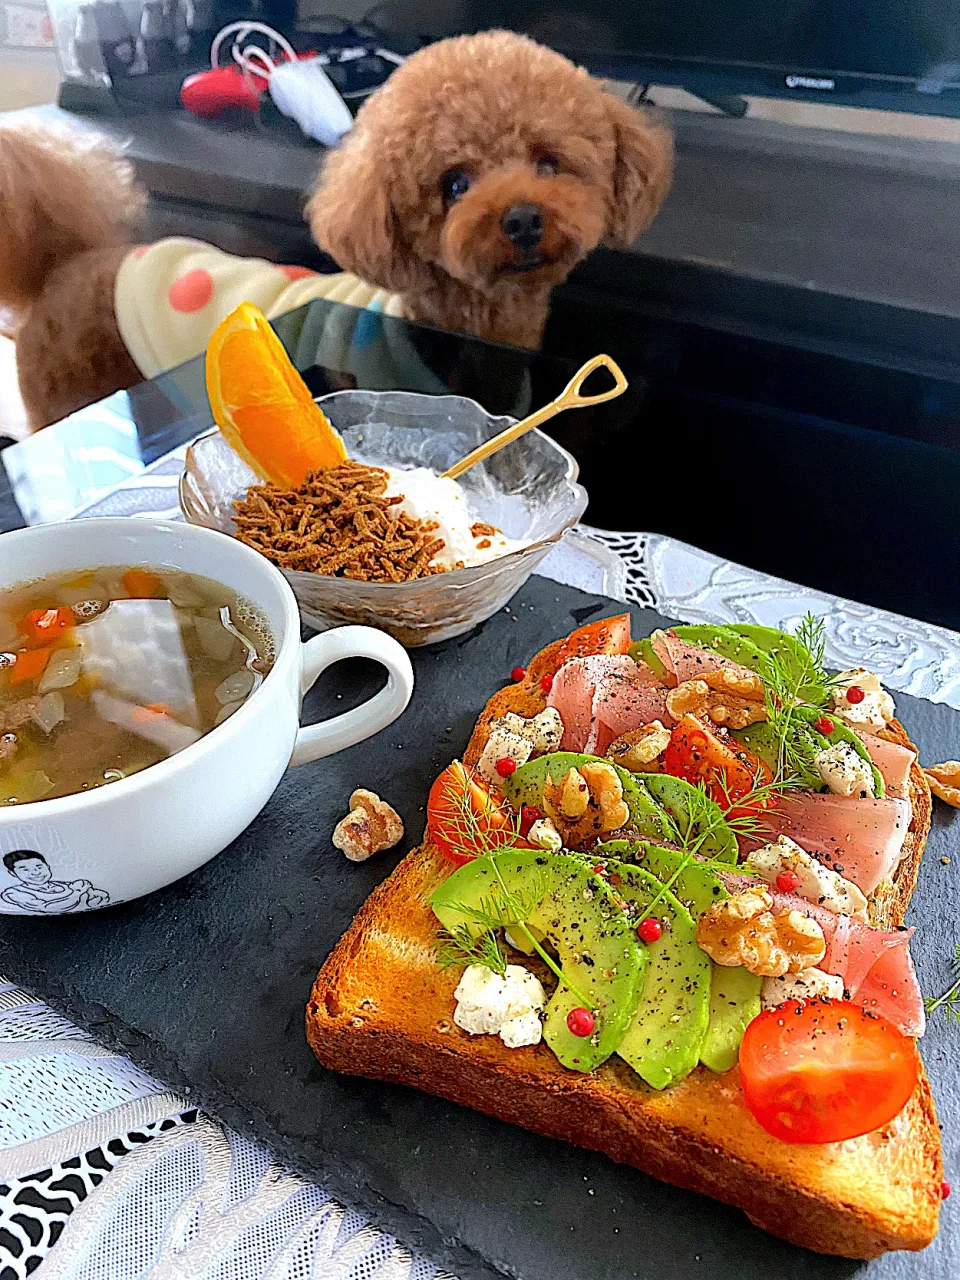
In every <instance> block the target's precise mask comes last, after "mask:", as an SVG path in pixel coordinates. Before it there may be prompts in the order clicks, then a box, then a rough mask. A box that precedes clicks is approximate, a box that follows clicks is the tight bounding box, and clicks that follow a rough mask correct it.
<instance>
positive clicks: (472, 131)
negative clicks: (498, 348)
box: [0, 31, 672, 427]
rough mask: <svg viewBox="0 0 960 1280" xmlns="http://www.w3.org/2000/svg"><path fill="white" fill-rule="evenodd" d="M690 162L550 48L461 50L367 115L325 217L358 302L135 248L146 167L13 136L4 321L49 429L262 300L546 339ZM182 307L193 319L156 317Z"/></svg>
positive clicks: (1, 179)
mask: <svg viewBox="0 0 960 1280" xmlns="http://www.w3.org/2000/svg"><path fill="white" fill-rule="evenodd" d="M671 159H672V147H671V141H670V137H669V134H668V133H667V131H666V130H665V129H663V128H662V127H660V126H658V125H656V124H653V123H651V121H650V120H649V118H648V117H647V116H646V115H644V114H643V113H642V112H640V111H638V110H635V109H633V108H631V107H628V106H626V105H625V104H624V103H623V102H621V101H620V100H619V99H617V98H615V97H613V96H612V95H611V94H609V93H607V92H605V91H604V89H603V87H602V85H601V84H600V83H599V82H598V81H596V80H593V79H591V77H590V76H589V75H588V74H587V73H586V72H585V71H583V70H582V69H579V68H577V67H575V66H574V65H573V64H572V63H571V62H569V61H567V59H566V58H563V57H561V56H560V55H559V54H557V53H554V52H552V51H551V50H549V49H546V48H543V47H542V46H540V45H537V44H535V43H534V42H533V41H532V40H529V39H527V38H525V37H522V36H518V35H513V34H510V33H508V32H503V31H493V32H487V33H485V34H483V35H476V36H465V37H459V38H456V39H451V40H444V41H441V42H439V43H437V44H434V45H431V46H429V47H427V48H425V49H423V50H421V51H420V52H418V53H416V54H414V55H413V57H411V58H410V59H408V61H407V62H406V63H405V64H404V65H403V66H402V67H400V68H399V69H398V70H397V71H396V72H394V74H393V75H392V76H391V78H390V79H389V80H388V81H387V83H386V84H385V85H384V87H383V88H382V89H381V90H379V92H378V93H376V94H375V95H374V96H373V97H372V98H371V99H370V100H369V101H368V102H367V104H366V105H365V106H364V107H363V109H362V110H361V112H360V114H359V115H358V117H357V120H356V124H355V126H354V128H353V130H352V131H351V132H350V133H349V134H348V135H347V137H346V139H345V140H344V142H343V144H342V146H341V147H340V149H339V150H338V151H336V152H333V153H332V154H331V155H330V156H329V157H328V158H327V160H326V164H325V166H324V171H323V173H322V175H321V177H320V179H319V180H318V183H317V187H316V189H315V191H314V192H313V195H312V197H311V199H310V202H309V204H308V206H307V218H308V220H309V224H310V229H311V231H312V233H313V236H314V239H315V240H316V242H317V244H318V245H320V247H321V248H323V249H325V250H326V251H327V252H328V253H330V254H331V255H332V256H333V257H334V258H335V259H336V261H337V262H338V263H339V264H340V266H341V267H342V268H343V269H344V271H345V272H351V273H355V275H356V276H359V277H362V280H356V281H353V282H351V281H350V280H349V279H348V280H347V284H348V285H350V286H351V287H347V288H345V287H344V286H343V283H342V282H343V281H344V279H345V277H343V276H339V277H338V276H314V275H312V274H310V273H307V272H303V271H299V270H297V269H290V268H288V269H286V273H285V274H281V273H282V272H283V271H284V269H282V268H277V267H275V266H273V265H271V264H265V263H263V262H259V261H256V260H247V259H237V258H233V257H230V256H229V255H225V254H220V253H219V251H218V250H213V249H210V248H209V247H208V246H203V245H198V244H197V243H196V242H190V241H164V242H159V243H158V244H157V245H154V246H149V247H146V248H144V247H143V246H140V247H135V246H134V242H133V229H134V226H135V223H136V219H137V217H138V215H139V213H140V211H141V208H142V206H143V202H144V196H143V194H142V193H141V192H140V191H139V189H138V188H137V187H136V186H135V184H134V183H133V180H132V174H131V171H130V167H129V165H128V164H127V163H126V162H125V161H124V160H122V159H121V158H120V157H119V156H118V155H116V153H114V152H113V151H111V150H110V149H108V148H106V147H104V146H103V144H102V143H91V142H90V141H89V140H87V139H77V138H73V137H71V138H65V137H64V136H63V135H62V134H59V133H53V132H51V131H48V130H43V131H41V130H38V129H30V130H28V129H24V128H22V127H15V126H9V127H5V128H0V308H3V309H6V310H7V311H8V312H11V313H12V314H13V317H14V325H15V334H16V339H17V367H18V374H19V379H20V386H21V392H22V395H23V399H24V403H25V405H26V408H27V412H28V414H29V415H30V419H31V422H32V423H33V425H34V426H36V427H39V426H43V425H45V424H47V423H50V422H53V421H56V420H58V419H59V418H61V417H64V416H65V415H66V414H68V413H71V412H72V411H74V410H75V409H77V408H79V407H81V406H82V405H84V404H88V403H90V402H91V401H93V400H97V399H100V398H101V397H103V396H106V395H109V394H111V393H112V392H114V391H117V390H119V389H121V388H124V387H128V386H131V385H132V384H133V383H135V382H138V381H140V380H141V378H143V377H152V376H154V374H156V373H157V372H159V371H160V370H161V369H163V368H169V367H172V365H174V364H176V363H178V362H179V360H181V359H186V358H189V357H190V356H193V355H197V354H199V352H200V351H202V350H203V348H204V346H205V345H206V341H207V339H208V338H209V336H210V334H211V333H212V331H213V329H214V327H215V326H216V325H217V323H219V321H220V320H221V319H222V318H223V316H224V315H225V314H227V312H228V311H229V310H231V309H232V308H233V306H235V305H236V304H237V303H238V302H239V301H241V300H244V299H245V298H246V299H248V300H250V301H254V302H257V303H258V305H261V306H262V307H263V309H264V310H265V311H266V312H267V314H268V315H271V316H275V315H278V314H280V313H281V312H282V311H284V310H289V309H290V308H291V307H293V306H297V305H300V304H302V303H303V302H306V301H309V300H310V298H312V297H328V296H331V295H332V296H335V297H338V298H341V299H343V298H345V297H346V298H348V300H350V301H352V302H355V303H356V304H357V305H368V304H369V305H375V306H376V307H377V309H380V310H387V311H393V312H395V313H400V314H403V315H405V316H407V317H408V318H409V319H411V320H421V321H426V322H429V323H430V324H433V325H437V326H439V327H441V328H445V329H454V330H460V331H463V332H466V333H470V334H474V335H476V336H478V337H481V338H489V339H493V340H496V341H499V342H505V343H511V344H514V345H516V346H522V347H537V346H538V345H539V343H540V340H541V337H542V334H543V328H544V324H545V323H546V318H547V310H548V305H549V297H550V291H551V289H552V288H553V287H554V286H555V285H556V284H558V283H560V282H561V281H562V280H564V279H565V278H566V277H567V275H568V273H569V272H570V270H571V269H572V268H573V267H574V266H575V265H576V264H577V263H578V262H579V261H581V259H583V258H584V257H585V256H586V255H587V254H588V253H589V252H590V251H591V250H592V249H594V248H595V247H596V246H597V245H598V244H600V243H601V242H603V243H606V244H611V245H628V244H630V243H631V242H632V241H633V240H634V239H635V238H636V237H637V236H638V235H639V234H640V232H641V231H643V230H644V229H645V228H646V227H647V226H648V225H649V223H650V222H651V220H652V219H653V217H654V215H655V214H656V212H657V210H658V208H659V207H660V204H661V202H662V200H663V198H664V196H665V195H666V192H667V190H668V187H669V182H670V176H671ZM144 254H146V258H144V259H143V262H144V264H146V265H144V266H142V267H141V266H138V265H137V264H138V263H139V260H140V259H141V258H142V257H143V255H144ZM204 255H206V256H204ZM210 255H215V258H211V257H210ZM198 263H199V264H200V265H199V266H198V265H197V264H198ZM138 271H140V272H141V275H140V276H138V275H137V274H136V273H137V272H138ZM144 271H147V272H148V274H147V275H146V276H144V275H143V272H144ZM162 271H166V272H168V274H170V277H171V278H170V287H169V289H168V290H166V284H165V282H161V283H163V287H164V289H165V290H166V292H160V293H158V292H157V290H158V288H159V287H160V286H159V285H158V273H159V272H162ZM248 272H249V275H248V274H247V273H248ZM265 273H270V280H271V281H275V282H276V284H275V286H274V285H273V284H269V282H268V284H269V287H268V285H265V284H264V280H265ZM198 282H199V287H198ZM364 282H366V283H364ZM353 285H355V286H356V287H355V288H353V287H352V286H353ZM370 286H378V288H379V290H380V291H382V290H387V291H389V292H390V293H391V294H393V295H399V296H398V297H395V298H392V299H388V298H386V296H385V295H384V294H383V293H382V292H377V290H374V289H372V288H370ZM178 291H179V292H178ZM167 297H169V301H170V304H171V307H172V308H173V310H171V309H170V308H169V307H166V306H165V302H164V305H161V304H156V305H155V302H156V299H157V298H160V299H161V300H165V299H166V298H167ZM131 299H134V300H131ZM134 306H135V307H136V315H135V316H133V318H131V315H132V313H131V307H134ZM155 326H159V328H160V329H161V330H162V331H163V332H162V333H161V334H160V335H159V336H154V335H152V334H150V333H147V332H146V330H148V329H150V328H151V327H155Z"/></svg>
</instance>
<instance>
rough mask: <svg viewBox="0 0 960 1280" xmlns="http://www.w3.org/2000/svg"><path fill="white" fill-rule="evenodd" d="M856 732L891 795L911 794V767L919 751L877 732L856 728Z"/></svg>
mask: <svg viewBox="0 0 960 1280" xmlns="http://www.w3.org/2000/svg"><path fill="white" fill-rule="evenodd" d="M854 733H855V734H856V735H857V737H858V738H859V739H860V741H861V742H862V743H863V745H864V746H865V747H866V748H867V750H868V751H869V752H870V759H871V760H872V761H873V763H874V764H875V765H876V766H877V768H878V769H879V770H880V773H881V776H882V777H883V785H884V786H885V787H886V788H887V794H888V795H891V796H906V795H909V783H910V769H911V767H912V766H913V763H914V761H915V760H916V758H917V753H916V752H915V751H911V750H910V748H909V747H904V746H901V744H900V743H899V742H888V741H887V740H886V738H879V737H878V736H877V735H876V734H875V733H866V732H863V731H861V730H859V729H854Z"/></svg>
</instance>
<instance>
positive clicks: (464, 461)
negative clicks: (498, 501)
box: [443, 356, 627, 480]
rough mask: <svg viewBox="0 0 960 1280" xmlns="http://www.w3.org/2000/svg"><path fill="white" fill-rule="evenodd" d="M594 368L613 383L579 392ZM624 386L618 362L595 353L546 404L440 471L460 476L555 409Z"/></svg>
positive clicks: (598, 399) (597, 400)
mask: <svg viewBox="0 0 960 1280" xmlns="http://www.w3.org/2000/svg"><path fill="white" fill-rule="evenodd" d="M597 369H607V370H609V372H610V374H611V376H612V377H613V383H614V385H613V386H612V387H611V388H610V390H609V391H600V392H598V393H597V395H593V396H584V395H581V394H580V388H581V387H582V386H583V384H584V383H585V382H586V380H587V378H589V377H590V375H591V373H593V372H594V371H595V370H597ZM626 389H627V380H626V378H625V377H624V376H623V371H622V370H621V368H620V366H619V365H618V364H617V362H616V361H615V360H612V359H611V358H610V356H594V357H593V359H592V360H588V361H587V363H586V364H585V365H584V366H583V367H582V368H581V369H578V370H577V372H576V373H575V374H574V375H573V377H572V378H571V379H570V381H569V382H568V383H567V385H566V386H565V387H564V389H563V390H562V391H561V392H560V394H559V395H558V396H557V398H556V399H555V400H551V401H550V403H549V404H545V405H544V406H543V408H542V409H537V411H536V412H535V413H531V414H530V416H529V417H527V418H524V419H523V420H522V421H520V422H516V423H514V425H513V426H512V427H507V429H506V430H505V431H501V432H500V433H499V435H495V436H494V437H493V438H492V439H491V440H485V441H484V443H483V444H481V445H479V446H478V447H477V448H476V449H473V450H472V451H471V452H470V453H468V454H467V456H466V457H465V458H461V459H460V461H459V462H455V463H454V464H453V466H452V467H448V468H447V470H446V471H444V473H443V474H444V476H445V477H447V478H449V479H450V480H455V479H456V478H457V476H462V475H463V473H464V472H465V471H467V470H468V469H469V468H470V467H474V466H476V464H477V463H478V462H483V461H484V459H485V458H489V457H490V456H491V454H494V453H498V452H499V451H500V450H501V449H502V448H503V447H504V446H505V445H508V444H513V442H514V440H519V439H520V437H521V436H525V435H526V434H527V432H528V431H532V430H533V429H534V427H539V426H542V425H543V423H545V422H549V420H550V419H551V418H553V417H555V416H556V415H557V414H558V413H563V411H564V409H585V408H588V407H589V406H590V405H594V404H605V403H606V401H607V400H614V399H616V397H617V396H620V395H623V393H624V391H626Z"/></svg>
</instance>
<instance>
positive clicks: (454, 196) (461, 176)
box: [440, 169, 470, 204]
mask: <svg viewBox="0 0 960 1280" xmlns="http://www.w3.org/2000/svg"><path fill="white" fill-rule="evenodd" d="M440 189H441V191H442V192H443V202H444V204H456V203H457V201H458V200H460V199H462V197H463V196H465V195H466V194H467V192H468V191H469V190H470V175H469V173H464V171H463V170H462V169H449V170H448V171H447V172H446V173H445V174H444V175H443V178H442V180H441V183H440Z"/></svg>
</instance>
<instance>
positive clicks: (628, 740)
mask: <svg viewBox="0 0 960 1280" xmlns="http://www.w3.org/2000/svg"><path fill="white" fill-rule="evenodd" d="M669 745H670V730H669V729H665V728H664V727H663V725H662V724H661V723H660V721H659V720H654V721H653V722H652V723H651V724H643V725H641V726H640V728H639V729H630V730H629V731H628V732H627V733H623V734H621V735H620V737H619V738H615V739H614V740H613V742H611V743H610V746H609V747H608V748H607V756H608V758H609V759H611V760H612V761H613V763H614V764H618V765H619V766H620V768H621V769H629V770H630V771H631V772H632V773H646V772H649V771H650V769H651V766H652V765H653V762H654V760H656V758H657V756H659V755H661V754H662V753H663V752H664V751H666V749H667V747H669Z"/></svg>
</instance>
